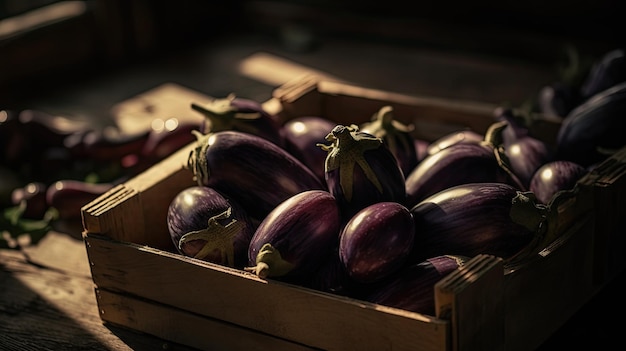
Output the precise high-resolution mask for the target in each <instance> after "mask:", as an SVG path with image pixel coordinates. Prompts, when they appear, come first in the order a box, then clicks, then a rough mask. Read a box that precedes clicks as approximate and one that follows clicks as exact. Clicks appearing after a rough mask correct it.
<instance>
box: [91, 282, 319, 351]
mask: <svg viewBox="0 0 626 351" xmlns="http://www.w3.org/2000/svg"><path fill="white" fill-rule="evenodd" d="M96 297H97V302H98V308H99V310H100V316H101V318H102V320H103V321H105V322H108V323H111V324H113V325H118V326H122V327H125V328H130V329H132V330H136V331H141V332H144V333H147V334H150V335H154V336H157V337H159V338H162V339H165V340H169V341H173V342H176V343H179V344H183V345H187V346H191V347H195V348H198V349H201V350H276V351H281V350H282V351H307V350H308V351H311V350H316V349H315V348H310V347H307V346H304V345H300V344H296V343H293V342H290V341H288V340H283V339H279V338H275V337H272V336H270V335H267V334H263V333H259V332H256V331H254V330H250V329H246V328H242V327H238V326H236V325H233V324H230V323H224V322H222V321H219V320H216V319H212V318H208V317H203V316H200V315H197V314H194V313H190V312H187V311H183V310H180V309H176V308H171V307H169V306H166V305H162V304H157V303H154V302H151V301H146V300H142V299H137V298H134V297H131V296H128V295H124V294H119V293H115V292H111V291H107V290H104V289H96Z"/></svg>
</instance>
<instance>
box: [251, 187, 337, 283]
mask: <svg viewBox="0 0 626 351" xmlns="http://www.w3.org/2000/svg"><path fill="white" fill-rule="evenodd" d="M339 231H340V215H339V207H338V205H337V202H336V200H335V198H334V197H333V196H332V194H331V193H329V192H328V191H325V190H308V191H304V192H301V193H298V194H296V195H294V196H292V197H290V198H288V199H287V200H285V201H283V202H282V203H281V204H279V205H278V206H276V208H275V209H274V210H272V212H271V213H270V214H269V215H267V217H265V219H264V220H263V221H262V222H261V224H259V227H258V228H257V230H256V231H255V233H254V236H253V237H252V240H251V241H250V247H249V249H248V261H249V262H248V263H249V267H246V268H245V269H246V270H247V271H250V272H254V273H255V274H256V275H258V276H259V277H261V278H266V277H270V278H271V277H276V278H278V277H282V278H281V279H289V278H294V277H298V278H299V277H306V278H307V279H310V276H311V275H312V274H313V273H314V272H315V271H316V270H317V269H318V268H319V267H320V265H321V264H322V262H324V261H325V260H326V258H327V257H328V255H329V254H330V253H331V250H332V248H333V247H334V246H335V245H337V241H338V240H339Z"/></svg>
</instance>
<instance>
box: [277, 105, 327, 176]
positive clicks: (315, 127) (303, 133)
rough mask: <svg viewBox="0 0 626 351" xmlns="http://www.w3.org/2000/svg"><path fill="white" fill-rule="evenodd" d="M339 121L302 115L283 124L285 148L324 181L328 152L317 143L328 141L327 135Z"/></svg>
mask: <svg viewBox="0 0 626 351" xmlns="http://www.w3.org/2000/svg"><path fill="white" fill-rule="evenodd" d="M336 125H337V123H335V122H333V121H331V120H329V119H326V118H323V117H318V116H302V117H297V118H294V119H291V120H289V121H287V122H285V124H283V126H282V129H281V133H282V135H283V139H284V141H285V149H286V150H287V151H289V153H290V154H292V155H294V156H295V157H296V158H297V159H299V160H300V161H302V163H304V164H305V165H306V166H307V167H309V168H310V169H311V170H312V171H313V172H314V173H315V174H316V175H317V176H318V177H319V179H320V181H322V182H324V181H325V180H324V162H325V160H326V155H328V153H327V152H326V151H324V150H322V149H321V148H319V147H318V146H317V145H318V144H320V143H324V142H325V141H326V139H325V138H326V135H328V133H330V131H331V130H333V128H334V127H335V126H336Z"/></svg>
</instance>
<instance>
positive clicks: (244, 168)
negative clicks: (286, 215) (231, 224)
mask: <svg viewBox="0 0 626 351" xmlns="http://www.w3.org/2000/svg"><path fill="white" fill-rule="evenodd" d="M196 136H197V138H198V145H197V147H196V148H195V149H194V150H192V151H191V152H190V154H189V159H188V163H187V168H188V169H190V170H191V171H192V173H193V175H194V178H195V179H196V181H197V182H198V185H205V186H210V187H212V188H215V189H216V190H218V191H220V192H222V193H224V194H226V195H228V196H230V197H231V198H232V199H234V200H235V201H237V202H238V203H239V204H240V205H241V206H243V208H244V209H245V210H246V212H247V213H248V215H250V216H251V217H253V218H255V219H257V220H263V218H265V216H267V215H268V214H269V213H270V211H272V210H273V209H274V208H275V207H276V206H278V205H279V204H280V203H281V202H283V201H285V200H287V199H288V198H289V197H291V196H293V195H295V194H297V193H300V192H303V191H305V190H313V189H317V190H325V189H326V187H325V186H324V184H322V182H321V181H320V180H319V179H318V178H317V176H316V175H315V174H314V173H313V171H311V170H310V169H309V168H308V167H306V166H305V165H304V164H303V163H302V162H300V161H299V160H298V159H297V158H295V157H294V156H293V155H291V154H289V152H287V151H286V150H285V149H283V148H281V147H279V146H278V145H276V144H274V143H272V142H270V141H269V140H267V139H264V138H261V137H259V136H256V135H252V134H248V133H243V132H237V131H223V132H217V133H210V134H206V135H203V134H200V133H196Z"/></svg>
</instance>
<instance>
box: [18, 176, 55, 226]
mask: <svg viewBox="0 0 626 351" xmlns="http://www.w3.org/2000/svg"><path fill="white" fill-rule="evenodd" d="M47 188H48V187H47V186H46V184H44V183H42V182H30V183H28V184H26V185H24V186H23V187H20V188H15V189H13V191H12V193H11V201H12V203H13V205H22V206H24V211H23V212H22V217H23V218H28V219H41V218H43V217H44V215H45V214H46V211H47V210H48V203H47V201H46V190H47Z"/></svg>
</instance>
